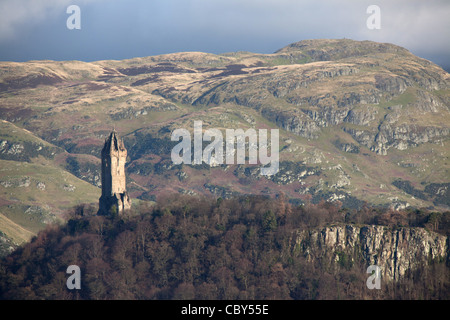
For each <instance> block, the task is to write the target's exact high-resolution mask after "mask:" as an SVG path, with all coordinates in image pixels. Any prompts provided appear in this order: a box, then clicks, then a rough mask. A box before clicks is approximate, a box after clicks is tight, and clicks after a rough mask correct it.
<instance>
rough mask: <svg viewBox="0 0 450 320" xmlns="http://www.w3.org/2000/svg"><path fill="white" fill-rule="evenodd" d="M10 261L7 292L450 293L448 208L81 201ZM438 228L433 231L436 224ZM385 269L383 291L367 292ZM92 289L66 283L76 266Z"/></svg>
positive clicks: (280, 201)
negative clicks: (114, 211)
mask: <svg viewBox="0 0 450 320" xmlns="http://www.w3.org/2000/svg"><path fill="white" fill-rule="evenodd" d="M76 212H77V214H75V215H73V216H72V219H70V220H69V222H68V223H67V225H64V226H62V227H52V228H48V229H46V230H45V231H43V232H41V233H39V235H38V236H37V237H36V238H34V239H33V241H31V242H30V243H27V244H26V245H24V246H23V247H22V248H20V249H18V250H16V251H15V252H13V253H12V254H11V255H10V256H8V257H7V258H5V259H3V260H0V300H1V299H22V300H23V299H44V300H49V299H58V300H59V299H86V300H97V299H100V300H104V299H108V300H109V299H117V300H118V299H120V300H122V299H126V300H129V299H131V300H134V299H145V300H147V299H158V300H161V299H176V300H184V299H189V300H192V299H202V300H209V299H214V300H234V299H245V300H249V299H250V300H252V299H257V300H262V299H264V300H266V299H267V300H269V299H277V300H280V299H281V300H291V299H306V300H315V299H326V300H329V299H377V300H379V299H408V300H410V299H414V300H415V299H421V300H428V299H433V300H434V299H440V300H448V298H449V294H450V282H449V281H450V277H449V275H450V274H449V271H450V269H449V268H448V259H449V255H448V244H447V241H448V240H447V239H448V234H449V232H450V229H449V227H450V224H449V223H450V216H449V213H446V214H444V215H442V216H440V217H439V218H438V220H439V221H440V224H439V227H438V228H436V226H435V225H434V223H433V222H434V220H433V219H434V218H433V215H429V216H427V215H421V214H420V213H417V212H410V213H409V214H408V215H403V216H402V219H401V220H398V219H396V217H389V215H390V213H389V211H388V210H386V211H377V210H366V211H362V212H357V213H354V214H347V215H345V216H344V215H343V212H345V211H342V210H339V209H338V208H337V207H335V206H333V205H332V204H329V203H322V204H319V205H312V204H308V205H306V206H304V207H292V206H290V204H289V203H288V202H287V201H286V198H284V197H282V196H280V197H278V198H277V199H270V198H267V197H256V196H253V197H250V196H245V197H241V198H233V199H225V200H214V199H211V198H209V199H206V198H202V197H200V196H188V195H185V196H179V195H173V196H171V197H167V198H165V199H161V201H160V202H159V203H158V205H157V206H153V207H152V208H148V207H146V206H141V207H139V208H138V209H137V210H132V211H131V212H129V213H128V214H127V215H125V216H122V217H120V216H116V217H112V218H111V217H105V216H98V215H95V211H92V210H91V209H90V208H88V207H79V208H78V209H77V210H76ZM432 230H434V231H432ZM373 263H375V264H377V265H378V266H380V268H381V269H382V271H381V288H380V290H369V289H368V288H367V287H366V280H367V278H368V274H367V273H366V269H367V267H368V266H369V265H372V264H373ZM69 265H77V266H79V267H80V269H81V289H80V290H68V289H67V288H66V279H67V277H68V275H67V274H66V269H67V266H69Z"/></svg>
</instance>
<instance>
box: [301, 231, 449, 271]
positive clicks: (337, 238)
mask: <svg viewBox="0 0 450 320" xmlns="http://www.w3.org/2000/svg"><path fill="white" fill-rule="evenodd" d="M295 248H296V250H298V252H300V254H304V255H305V256H306V257H307V258H308V259H309V260H315V259H322V258H324V259H326V260H327V261H329V262H331V263H336V264H337V263H339V261H340V259H343V257H344V256H345V258H346V259H348V260H349V261H351V262H355V261H358V260H360V261H362V262H363V263H365V264H367V266H369V265H377V266H379V267H380V268H381V275H382V277H383V278H384V279H386V280H398V279H400V278H402V277H403V276H404V275H405V274H406V273H407V272H408V270H414V269H415V268H417V267H418V266H420V265H421V264H425V265H426V264H427V263H428V261H429V259H432V260H435V259H436V260H439V261H442V260H444V261H445V259H448V258H449V251H448V250H449V249H448V239H447V237H446V236H443V235H440V234H437V233H433V232H430V231H427V230H425V229H422V228H401V229H397V230H392V229H390V228H387V227H384V226H374V225H367V226H362V227H359V226H355V225H342V226H332V227H325V228H323V229H321V230H312V231H311V230H300V231H298V232H297V235H296V242H295ZM341 262H342V261H341Z"/></svg>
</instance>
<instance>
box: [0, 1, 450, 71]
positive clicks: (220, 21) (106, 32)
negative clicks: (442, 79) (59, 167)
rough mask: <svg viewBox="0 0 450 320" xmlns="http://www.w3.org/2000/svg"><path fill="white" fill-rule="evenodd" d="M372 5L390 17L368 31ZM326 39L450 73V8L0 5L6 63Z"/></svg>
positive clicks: (260, 49) (392, 4)
mask: <svg viewBox="0 0 450 320" xmlns="http://www.w3.org/2000/svg"><path fill="white" fill-rule="evenodd" d="M71 5H77V6H78V8H79V9H80V14H79V19H78V20H73V19H72V18H73V17H74V16H73V13H74V12H73V11H69V13H67V8H68V7H69V6H71ZM370 5H377V6H378V8H379V9H380V14H379V27H380V28H379V29H373V28H372V29H370V28H368V26H367V20H368V19H369V20H370V19H372V18H373V16H372V14H373V12H372V11H371V12H369V13H368V12H367V9H368V7H369V6H370ZM67 20H70V21H71V22H74V21H79V22H80V29H69V28H68V26H67ZM371 21H373V20H371ZM324 38H329V39H341V38H348V39H354V40H372V41H377V42H388V43H394V44H397V45H400V46H402V47H405V48H407V49H408V50H410V51H411V52H412V53H414V54H416V55H418V56H420V57H422V58H425V59H428V60H431V61H433V62H435V63H437V64H439V65H441V66H443V67H444V68H446V69H447V70H449V69H450V41H449V39H450V1H449V0H428V1H424V0H326V1H320V0H304V1H302V0H0V60H1V61H28V60H81V61H96V60H109V59H114V60H120V59H127V58H134V57H143V56H150V55H158V54H165V53H173V52H184V51H202V52H209V53H215V54H220V53H225V52H233V51H251V52H256V53H272V52H275V51H276V50H278V49H280V48H282V47H284V46H286V45H288V44H290V43H293V42H297V41H300V40H305V39H324Z"/></svg>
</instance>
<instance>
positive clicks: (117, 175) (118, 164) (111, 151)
mask: <svg viewBox="0 0 450 320" xmlns="http://www.w3.org/2000/svg"><path fill="white" fill-rule="evenodd" d="M101 156H102V196H101V197H100V199H99V209H98V214H99V215H110V214H116V213H117V214H121V213H123V212H124V211H125V210H127V209H130V207H131V202H130V197H129V196H128V192H127V188H126V177H125V162H126V160H127V149H125V146H124V144H123V141H122V140H121V139H120V138H119V135H118V134H117V132H116V130H113V131H112V132H111V134H110V135H109V137H108V138H107V139H106V140H105V145H104V146H103V149H102V155H101Z"/></svg>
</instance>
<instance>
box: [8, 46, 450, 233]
mask: <svg viewBox="0 0 450 320" xmlns="http://www.w3.org/2000/svg"><path fill="white" fill-rule="evenodd" d="M449 77H450V75H449V73H447V72H445V71H444V70H443V69H442V68H440V67H439V66H437V65H435V64H433V63H431V62H430V61H427V60H424V59H421V58H419V57H416V56H414V55H413V54H411V53H410V52H409V51H407V50H406V49H404V48H401V47H398V46H395V45H392V44H384V43H375V42H370V41H353V40H349V39H341V40H326V39H320V40H304V41H300V42H297V43H294V44H291V45H288V46H286V47H284V48H281V49H280V50H278V51H276V52H275V53H273V54H258V53H251V52H232V53H225V54H220V55H215V54H208V53H201V52H184V53H173V54H166V55H159V56H150V57H142V58H134V59H128V60H122V61H97V62H89V63H88V62H80V61H61V62H58V61H29V62H24V63H16V62H0V118H1V119H2V122H1V123H0V159H1V160H0V161H1V163H2V169H1V171H0V213H1V214H2V215H3V216H4V217H5V218H7V219H8V220H5V219H1V220H0V231H4V230H7V229H8V230H10V228H8V225H7V223H6V222H5V223H3V222H2V221H11V222H13V223H16V224H18V225H20V226H21V227H23V228H25V229H26V230H28V231H29V232H31V233H34V234H35V233H36V232H37V231H38V230H40V229H42V228H43V227H44V226H45V224H46V223H48V222H49V221H57V220H59V219H62V220H64V219H65V218H64V217H63V213H64V212H65V211H66V210H67V208H69V207H71V206H73V205H76V204H79V203H94V204H95V203H97V200H98V197H99V196H100V189H99V188H98V187H99V186H100V160H99V154H100V149H101V147H102V144H103V142H104V139H105V138H106V136H107V135H108V134H109V132H110V131H111V129H112V128H113V127H115V128H116V130H117V131H118V132H119V133H120V134H121V135H122V136H123V137H124V141H125V146H126V147H127V149H128V155H129V161H128V163H127V176H128V191H129V193H130V196H131V197H132V198H134V199H135V201H136V199H138V198H139V199H140V200H143V201H152V200H155V199H158V197H160V196H163V195H165V194H174V193H175V194H203V195H210V196H213V197H216V198H217V197H222V198H227V197H231V196H235V195H241V194H255V195H270V196H275V195H277V194H279V193H280V192H284V193H285V194H286V196H287V197H288V198H289V199H291V202H292V203H294V204H300V203H305V202H306V201H309V199H311V201H312V202H313V203H318V202H319V201H320V200H326V201H331V202H336V201H340V202H341V203H343V205H344V207H347V208H358V207H361V206H362V205H363V204H364V202H367V203H369V204H371V205H375V206H384V207H389V206H390V207H392V208H393V209H397V210H402V209H405V208H407V207H416V208H429V210H436V211H445V210H448V208H449V206H450V202H449V199H450V189H449V186H450V173H449V167H450V163H449V156H450V155H449V152H450V145H449V143H450V140H449V136H450V125H449V124H450V110H449V107H450V82H449ZM195 120H202V121H203V130H206V129H208V128H219V129H222V130H225V129H228V128H230V129H237V128H242V129H247V128H255V129H260V128H279V129H280V161H281V162H280V171H279V172H278V173H277V174H276V175H274V176H270V177H263V176H261V175H260V174H259V166H254V165H253V166H252V165H221V166H209V165H207V164H203V165H197V166H195V165H177V166H175V165H173V163H172V162H171V160H170V151H171V148H172V147H173V146H174V143H173V142H171V141H170V135H171V132H172V131H173V130H174V129H176V128H186V129H188V130H190V131H191V132H192V130H193V121H195ZM44 186H45V187H44ZM4 233H5V234H7V232H6V231H4ZM9 238H10V239H16V240H17V239H19V237H18V236H17V235H13V234H11V235H9Z"/></svg>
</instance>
